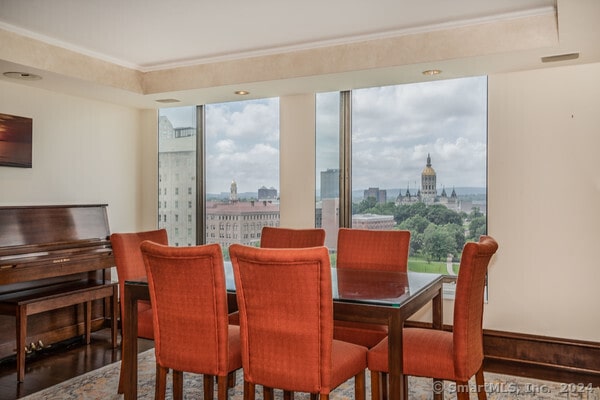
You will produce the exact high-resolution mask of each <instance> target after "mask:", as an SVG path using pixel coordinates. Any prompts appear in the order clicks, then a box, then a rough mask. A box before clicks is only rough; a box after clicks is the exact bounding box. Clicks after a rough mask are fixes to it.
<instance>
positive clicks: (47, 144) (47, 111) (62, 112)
mask: <svg viewBox="0 0 600 400" xmlns="http://www.w3.org/2000/svg"><path fill="white" fill-rule="evenodd" d="M0 113H5V114H12V115H19V116H24V117H30V118H33V168H10V167H0V205H33V204H85V203H106V204H108V214H109V224H110V228H111V231H112V232H119V231H131V230H137V229H143V228H153V227H155V226H156V212H153V213H152V214H151V213H150V210H152V209H155V208H156V204H157V203H156V201H155V197H149V196H148V193H147V192H148V186H153V185H154V183H153V182H154V181H155V180H156V179H155V177H156V168H157V164H156V155H155V151H156V145H152V144H151V143H154V142H156V134H155V133H156V117H154V118H153V119H152V118H151V117H148V114H150V115H155V114H156V113H155V112H152V111H140V110H136V109H133V108H127V107H121V106H116V105H112V104H108V103H102V102H97V101H90V100H86V99H83V98H79V97H73V96H67V95H62V94H57V93H54V92H50V91H46V90H40V89H35V88H31V87H27V86H23V85H17V84H13V83H10V82H5V81H0ZM143 122H144V123H143ZM146 137H149V138H150V139H147V138H146ZM142 177H143V178H144V180H142V179H141V178H142ZM154 193H156V191H154ZM151 196H155V195H151Z"/></svg>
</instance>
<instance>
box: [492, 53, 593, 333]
mask: <svg viewBox="0 0 600 400" xmlns="http://www.w3.org/2000/svg"><path fill="white" fill-rule="evenodd" d="M488 114H489V117H488V118H489V142H488V148H489V174H488V175H489V178H488V179H489V180H488V185H489V199H488V214H489V232H490V233H491V234H492V235H494V236H495V237H496V238H497V240H498V242H499V244H500V249H499V253H498V255H497V257H496V260H495V262H494V264H493V265H492V267H491V268H490V275H489V292H490V294H489V303H488V305H487V307H486V314H485V320H484V321H485V327H486V328H490V329H498V330H509V331H515V332H527V333H534V334H540V335H548V336H556V337H569V338H577V339H587V340H593V341H600V301H599V300H600V296H599V295H598V290H599V287H600V273H599V272H598V267H599V266H600V261H599V260H600V257H599V254H598V251H597V250H598V248H599V247H598V245H599V243H600V240H599V239H600V233H599V229H600V167H599V164H598V162H599V149H600V64H590V65H582V66H574V67H564V68H555V69H545V70H537V71H528V72H521V73H511V74H503V75H494V76H491V77H490V78H489V113H488Z"/></svg>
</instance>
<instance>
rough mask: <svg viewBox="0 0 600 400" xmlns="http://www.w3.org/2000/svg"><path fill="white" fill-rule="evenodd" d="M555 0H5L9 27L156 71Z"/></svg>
mask: <svg viewBox="0 0 600 400" xmlns="http://www.w3.org/2000/svg"><path fill="white" fill-rule="evenodd" d="M554 6H555V0H502V1H490V0H486V1H481V0H453V1H447V0H419V1H414V0H372V1H364V0H327V1H323V0H303V1H301V2H289V1H281V0H258V1H253V2H248V1H238V0H223V1H206V0H177V1H173V2H164V1H156V0H150V1H148V0H127V1H123V0H85V1H81V0H52V1H48V0H1V1H0V22H1V24H2V25H0V27H3V28H4V29H7V30H12V31H14V32H17V33H21V34H24V35H28V36H31V37H33V38H37V39H39V40H41V41H45V42H48V43H52V44H57V45H59V46H62V47H66V48H69V49H73V50H76V51H79V52H82V53H86V54H88V55H93V56H96V57H98V58H101V59H104V60H108V61H111V62H114V63H117V64H120V65H124V66H127V67H131V68H135V69H139V70H143V71H147V70H153V69H160V68H164V67H172V66H174V65H181V64H186V63H195V62H206V61H207V60H210V61H212V60H215V59H223V58H238V57H244V56H249V55H255V54H262V53H265V52H267V53H272V52H279V51H282V50H289V49H298V48H310V47H314V46H320V45H323V44H331V43H339V42H349V41H356V40H363V39H365V38H369V37H381V36H385V35H394V34H399V33H405V32H410V31H415V30H424V29H433V28H434V27H439V26H441V25H448V24H455V25H456V24H466V23H469V22H473V21H480V20H483V19H490V18H494V19H495V18H502V17H507V16H510V15H516V14H523V13H532V12H539V11H540V10H544V9H545V8H546V9H547V8H548V7H552V8H554Z"/></svg>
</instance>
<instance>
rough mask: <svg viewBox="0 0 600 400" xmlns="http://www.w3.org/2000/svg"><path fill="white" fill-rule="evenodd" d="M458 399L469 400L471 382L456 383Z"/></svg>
mask: <svg viewBox="0 0 600 400" xmlns="http://www.w3.org/2000/svg"><path fill="white" fill-rule="evenodd" d="M456 398H457V399H458V400H469V382H463V381H456Z"/></svg>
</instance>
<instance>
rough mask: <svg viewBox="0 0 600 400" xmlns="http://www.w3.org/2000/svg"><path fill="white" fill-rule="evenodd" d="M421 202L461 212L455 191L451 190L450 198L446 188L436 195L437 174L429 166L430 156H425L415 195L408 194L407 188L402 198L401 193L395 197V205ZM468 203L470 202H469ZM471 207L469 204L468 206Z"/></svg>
mask: <svg viewBox="0 0 600 400" xmlns="http://www.w3.org/2000/svg"><path fill="white" fill-rule="evenodd" d="M417 202H422V203H425V204H434V203H437V204H442V205H444V206H446V207H448V208H449V209H451V210H454V211H461V209H462V207H461V201H460V200H459V199H458V196H457V195H456V191H455V190H454V189H452V193H451V194H450V197H448V195H447V194H446V188H442V194H441V195H439V196H438V194H437V174H436V172H435V169H433V167H432V166H431V155H430V154H427V164H426V165H425V168H424V169H423V172H421V188H420V189H419V190H417V194H416V195H413V194H411V193H410V189H409V188H408V187H407V188H406V192H405V194H404V196H403V195H402V192H400V193H399V194H398V197H396V205H404V204H412V203H417ZM469 203H470V202H469ZM469 206H471V204H469ZM463 211H464V210H463Z"/></svg>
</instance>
